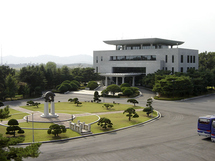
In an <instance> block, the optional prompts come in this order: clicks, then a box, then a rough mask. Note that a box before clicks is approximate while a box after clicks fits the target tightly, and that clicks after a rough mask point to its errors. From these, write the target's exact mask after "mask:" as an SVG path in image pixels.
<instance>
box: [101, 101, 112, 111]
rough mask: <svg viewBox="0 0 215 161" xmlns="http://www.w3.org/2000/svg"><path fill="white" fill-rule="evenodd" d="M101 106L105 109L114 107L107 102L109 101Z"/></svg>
mask: <svg viewBox="0 0 215 161" xmlns="http://www.w3.org/2000/svg"><path fill="white" fill-rule="evenodd" d="M103 107H106V109H107V110H109V109H111V108H112V107H114V105H112V104H109V103H105V104H104V106H103Z"/></svg>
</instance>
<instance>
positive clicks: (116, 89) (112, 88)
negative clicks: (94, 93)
mask: <svg viewBox="0 0 215 161" xmlns="http://www.w3.org/2000/svg"><path fill="white" fill-rule="evenodd" d="M106 90H107V91H108V92H111V93H112V94H113V96H114V94H115V93H116V92H121V89H120V88H119V86H118V85H116V84H112V85H109V86H108V87H107V88H106Z"/></svg>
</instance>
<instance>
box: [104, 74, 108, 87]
mask: <svg viewBox="0 0 215 161" xmlns="http://www.w3.org/2000/svg"><path fill="white" fill-rule="evenodd" d="M107 78H108V77H107V76H105V86H108V79H107Z"/></svg>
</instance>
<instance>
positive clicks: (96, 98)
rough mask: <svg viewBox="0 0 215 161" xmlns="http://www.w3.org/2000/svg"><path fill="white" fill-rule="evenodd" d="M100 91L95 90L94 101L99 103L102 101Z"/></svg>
mask: <svg viewBox="0 0 215 161" xmlns="http://www.w3.org/2000/svg"><path fill="white" fill-rule="evenodd" d="M99 97H100V96H99V92H98V91H95V92H94V97H93V100H94V102H97V103H99V102H101V100H100V99H99Z"/></svg>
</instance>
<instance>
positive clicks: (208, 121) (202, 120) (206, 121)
mask: <svg viewBox="0 0 215 161" xmlns="http://www.w3.org/2000/svg"><path fill="white" fill-rule="evenodd" d="M199 123H200V124H209V123H210V120H209V119H199Z"/></svg>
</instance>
